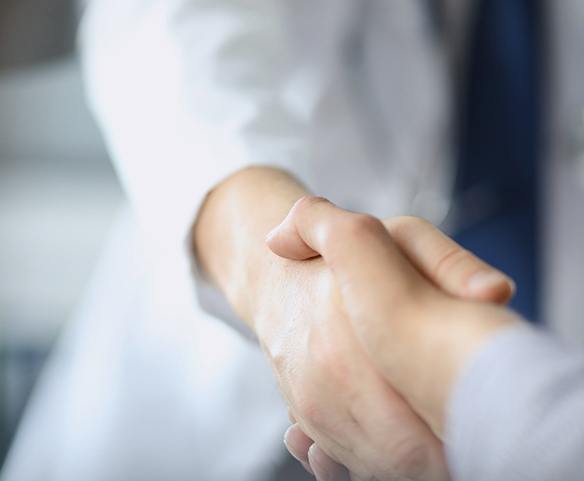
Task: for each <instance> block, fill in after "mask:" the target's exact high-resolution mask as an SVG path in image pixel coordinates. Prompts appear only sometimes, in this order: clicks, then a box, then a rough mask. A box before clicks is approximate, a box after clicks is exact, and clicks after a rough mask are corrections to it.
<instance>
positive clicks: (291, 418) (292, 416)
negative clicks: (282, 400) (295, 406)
mask: <svg viewBox="0 0 584 481" xmlns="http://www.w3.org/2000/svg"><path fill="white" fill-rule="evenodd" d="M288 420H289V421H290V422H291V423H292V424H296V416H294V413H293V412H292V409H290V408H288Z"/></svg>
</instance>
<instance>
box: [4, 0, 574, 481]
mask: <svg viewBox="0 0 584 481" xmlns="http://www.w3.org/2000/svg"><path fill="white" fill-rule="evenodd" d="M439 3H440V4H441V5H443V7H444V8H445V19H446V22H445V27H444V31H445V33H444V34H440V33H439V32H440V30H439V29H438V28H437V27H436V23H435V21H434V20H433V17H432V16H431V15H430V13H429V8H428V5H427V2H425V1H422V0H319V1H314V0H294V1H290V0H288V1H286V0H149V1H147V0H125V1H124V2H120V1H119V0H92V2H91V4H90V6H89V8H88V11H87V12H86V15H85V21H84V25H83V29H82V35H81V46H82V51H83V61H84V68H85V75H86V79H87V89H88V95H89V99H90V102H91V105H92V107H93V109H94V111H95V114H96V116H97V119H98V120H99V123H100V125H101V127H102V130H103V133H104V135H105V137H106V140H107V143H108V145H109V147H110V149H111V154H112V157H113V159H114V161H115V164H116V167H117V169H118V172H119V174H120V178H121V179H122V182H123V184H124V186H125V188H126V191H127V193H128V197H129V199H130V203H131V206H132V208H131V210H128V211H126V212H125V213H124V214H122V216H121V218H120V221H119V223H118V225H117V227H116V228H115V232H114V233H113V235H112V239H111V241H110V243H109V246H108V247H107V249H106V250H105V254H104V256H103V260H102V262H101V265H100V268H99V269H98V272H97V274H96V276H95V279H94V281H93V283H92V287H91V289H90V293H89V295H88V297H87V298H86V299H85V301H84V303H83V304H82V306H81V308H80V311H79V313H78V315H77V316H76V319H75V321H74V322H73V324H72V327H71V329H70V331H69V332H68V333H67V334H66V335H65V336H64V339H63V341H62V345H61V348H60V349H58V350H57V353H56V355H55V357H54V360H53V362H52V365H51V367H50V369H49V370H48V372H47V374H46V375H45V377H44V380H43V383H42V384H41V387H40V388H39V390H38V393H37V395H36V397H35V401H34V402H33V404H32V406H31V408H30V409H29V413H28V415H27V417H26V420H25V423H24V425H23V428H22V429H21V432H20V434H19V437H18V439H17V442H16V443H15V446H14V449H13V451H12V454H11V456H10V459H9V462H8V463H7V468H6V470H5V473H4V476H5V477H4V478H3V479H4V480H5V481H29V480H30V481H32V480H41V479H42V480H59V481H62V480H67V481H68V480H78V479H84V480H86V481H87V480H96V481H97V480H100V481H117V480H133V479H140V480H142V481H149V480H161V479H164V480H167V481H175V480H176V481H182V480H183V479H184V480H187V479H196V480H201V481H224V480H232V479H237V480H238V481H246V480H250V481H252V480H253V481H258V480H261V479H264V478H265V477H266V476H269V473H270V469H271V467H273V465H274V464H275V463H277V462H278V461H279V460H281V459H282V456H283V449H282V442H281V439H282V434H283V431H284V428H285V426H286V424H287V423H286V417H285V409H284V406H283V403H282V401H281V400H280V398H279V395H278V394H277V391H276V389H275V387H274V383H273V381H272V378H271V374H270V372H269V369H268V368H267V366H266V363H265V362H264V360H263V359H262V355H261V353H260V352H259V349H258V348H257V347H256V346H255V345H254V344H253V343H250V342H248V341H246V340H245V339H244V338H242V337H241V336H239V335H238V334H237V333H236V332H235V331H234V330H233V329H232V328H230V327H227V326H226V325H225V324H223V323H221V322H220V321H218V320H217V319H215V318H213V316H211V315H210V314H209V312H211V313H214V314H217V315H218V316H219V317H222V318H224V319H229V320H230V321H231V322H236V320H234V319H233V315H232V314H231V313H229V312H227V311H226V307H225V304H224V302H223V301H222V299H221V298H220V296H218V295H217V293H216V292H213V290H212V289H209V287H208V286H205V284H204V281H203V280H202V279H200V278H198V276H197V275H196V274H193V272H192V271H191V265H190V264H191V259H190V254H189V252H188V249H187V248H186V244H185V239H186V237H187V235H188V232H189V229H190V227H191V225H192V223H193V220H194V219H195V217H196V213H197V209H198V207H199V205H200V203H201V201H202V199H203V198H204V196H205V194H206V193H207V192H208V191H209V189H210V188H212V187H213V185H215V184H216V183H217V182H218V181H220V180H221V179H223V178H224V177H226V176H227V175H229V174H230V173H232V172H234V171H236V170H238V169H239V168H241V167H244V166H246V165H251V164H267V165H277V166H281V167H284V168H286V169H287V170H289V171H291V172H293V173H294V174H296V175H297V176H298V177H299V178H300V179H302V180H303V181H304V182H305V183H306V184H307V185H308V186H309V187H310V188H311V190H312V191H314V192H316V193H318V194H320V195H324V196H327V197H330V198H331V199H333V200H334V201H336V202H337V203H338V204H340V205H342V206H345V207H348V208H352V209H357V210H362V211H367V212H370V213H372V214H375V215H378V216H383V217H387V216H391V215H396V214H415V215H421V216H423V217H427V218H429V219H430V220H432V221H433V222H436V223H441V222H442V221H443V220H444V219H445V218H446V216H447V214H448V212H449V210H450V208H451V205H450V204H451V202H450V195H449V193H450V189H451V183H452V178H453V175H452V170H453V166H452V155H451V150H452V145H451V142H450V139H451V134H452V131H453V129H452V125H453V116H452V115H451V113H452V111H453V110H454V109H453V105H454V100H455V98H456V97H455V96H454V97H452V96H451V94H452V91H451V88H450V86H451V85H452V84H453V81H452V79H453V77H456V72H457V71H459V69H460V64H461V61H462V59H463V58H464V45H465V35H466V27H467V26H468V24H469V16H470V15H471V14H472V9H471V8H468V7H470V6H471V4H472V2H465V1H463V0H442V2H439ZM547 3H548V14H547V17H546V18H547V22H548V26H549V31H550V32H551V34H550V51H549V52H550V54H549V57H548V62H549V63H548V65H549V67H550V69H549V78H548V81H549V83H548V85H549V86H550V93H551V95H550V98H549V99H548V105H549V109H548V112H547V115H546V123H547V134H548V135H547V140H548V142H547V147H548V148H547V154H548V155H547V158H548V162H547V169H546V176H545V178H546V183H547V185H546V189H545V192H546V194H545V195H546V199H545V201H546V203H545V205H546V217H545V219H546V233H545V240H546V242H545V248H546V252H545V260H546V262H545V263H546V278H545V280H546V284H547V285H546V287H547V289H546V299H545V305H546V308H547V316H546V319H547V321H548V323H549V324H550V326H551V327H552V328H555V329H556V330H557V331H558V332H560V333H561V334H563V335H565V336H566V337H569V338H570V339H573V340H576V341H577V342H580V343H582V344H583V345H584V332H583V331H584V329H582V328H580V324H579V317H580V316H581V313H582V312H584V296H583V295H582V289H584V287H583V286H584V282H583V278H582V275H581V272H580V271H581V270H582V267H584V262H583V261H584V255H583V254H582V252H581V246H583V245H584V222H583V214H582V208H583V206H584V188H583V185H584V167H583V165H584V160H583V159H584V82H583V81H582V79H583V78H584V5H583V4H582V3H581V2H580V1H579V0H565V1H562V2H552V1H550V2H547ZM196 287H197V288H196ZM197 290H198V292H199V296H198V297H199V300H200V301H201V303H198V302H197V300H196V296H195V292H196V291H197ZM201 305H203V306H205V309H203V308H201V307H200V306H201Z"/></svg>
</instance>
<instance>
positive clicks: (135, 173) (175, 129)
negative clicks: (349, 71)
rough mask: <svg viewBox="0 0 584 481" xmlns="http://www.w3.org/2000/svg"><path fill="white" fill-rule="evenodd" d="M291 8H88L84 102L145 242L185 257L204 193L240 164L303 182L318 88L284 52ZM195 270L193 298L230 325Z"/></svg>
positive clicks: (168, 1)
mask: <svg viewBox="0 0 584 481" xmlns="http://www.w3.org/2000/svg"><path fill="white" fill-rule="evenodd" d="M287 3H288V2H283V1H278V0H150V1H147V0H125V1H122V2H120V1H119V0H93V1H91V2H89V5H88V7H87V10H86V12H85V15H84V21H83V23H82V28H81V34H80V45H81V53H82V63H83V69H84V74H85V78H86V85H87V91H88V97H89V100H90V104H91V108H92V109H93V111H94V113H95V116H96V118H97V120H98V123H99V125H100V127H101V129H102V131H103V133H104V136H105V139H106V143H107V145H108V146H109V149H110V151H111V156H112V158H113V161H114V164H115V166H116V169H117V171H118V173H119V177H120V179H121V181H122V184H123V186H124V187H125V190H126V192H127V194H128V196H129V198H130V200H131V202H132V204H133V207H134V209H135V211H136V213H137V214H138V217H139V220H140V222H141V226H142V228H143V229H144V231H145V233H146V235H147V237H148V238H149V239H150V240H151V241H154V242H156V243H158V244H160V245H166V246H167V248H169V249H175V248H176V249H184V250H185V251H187V250H188V249H187V247H186V245H185V239H186V238H187V237H188V234H189V231H190V229H191V227H192V225H193V223H194V221H195V219H196V215H197V211H198V209H199V207H200V205H201V203H202V201H203V200H204V198H205V196H206V194H207V193H208V192H209V191H210V190H211V189H212V188H213V186H215V185H216V184H217V183H218V182H220V181H221V180H222V179H224V178H225V177H227V176H229V175H230V174H232V173H234V172H236V171H237V170H239V169H241V168H243V167H245V166H249V165H262V164H265V165H272V166H276V167H281V168H284V169H286V170H288V171H291V172H292V173H294V174H297V175H300V173H299V172H298V169H297V165H299V164H301V163H302V157H305V156H306V155H307V148H306V138H307V136H306V129H307V124H308V119H309V118H310V114H311V111H312V110H313V108H314V106H315V105H316V104H317V103H318V100H319V96H320V89H321V87H320V85H321V82H320V81H319V75H320V72H319V70H318V69H315V68H314V65H313V66H312V67H311V66H310V65H308V62H307V63H306V64H304V65H303V63H302V62H299V61H298V59H299V57H296V58H295V56H294V53H293V52H292V49H291V48H290V45H291V42H290V41H289V40H290V38H289V33H288V30H287V22H286V19H287V11H286V4H287ZM178 243H180V247H179V244H178ZM190 255H191V253H190V252H185V256H184V261H185V263H186V262H189V256H190ZM191 260H192V259H191ZM196 271H197V269H196V266H195V278H196V282H197V285H198V287H199V289H198V290H199V297H200V301H201V303H202V304H203V305H204V306H205V307H206V308H207V309H208V310H212V311H214V312H212V313H213V314H215V315H219V316H221V317H223V318H227V319H231V320H234V318H233V314H232V313H231V311H230V310H229V308H228V307H227V306H226V305H225V302H224V300H222V298H221V295H220V294H219V293H218V292H217V291H216V290H214V289H213V288H212V287H210V286H209V285H208V284H206V282H205V280H204V279H203V278H202V276H201V275H200V273H197V272H196ZM172 281H173V280H172V279H168V280H167V282H169V283H172Z"/></svg>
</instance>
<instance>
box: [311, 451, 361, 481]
mask: <svg viewBox="0 0 584 481" xmlns="http://www.w3.org/2000/svg"><path fill="white" fill-rule="evenodd" d="M308 458H309V461H310V467H311V469H312V471H313V472H314V476H315V477H316V479H317V481H351V478H350V477H349V472H348V471H347V470H346V469H345V468H344V467H343V466H341V465H340V464H338V463H336V462H335V461H333V460H332V459H331V458H330V457H329V456H328V455H327V454H326V453H325V452H324V451H323V450H322V449H320V448H319V447H318V446H317V445H316V444H313V445H312V446H311V447H310V450H309V451H308Z"/></svg>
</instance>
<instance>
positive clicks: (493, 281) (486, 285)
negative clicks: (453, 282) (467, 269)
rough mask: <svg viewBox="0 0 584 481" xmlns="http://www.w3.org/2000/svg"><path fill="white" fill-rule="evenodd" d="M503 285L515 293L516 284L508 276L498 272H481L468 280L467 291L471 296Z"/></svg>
mask: <svg viewBox="0 0 584 481" xmlns="http://www.w3.org/2000/svg"><path fill="white" fill-rule="evenodd" d="M502 283H506V284H508V285H509V287H510V288H511V290H512V291H515V283H514V282H513V281H512V280H511V279H510V278H509V277H507V276H506V275H504V274H501V273H500V272H496V271H479V272H477V273H476V274H474V275H473V276H472V277H471V278H470V279H469V280H468V283H467V289H468V292H469V293H471V294H475V293H481V292H484V291H487V290H489V289H491V288H493V287H496V286H498V285H500V284H502Z"/></svg>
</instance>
